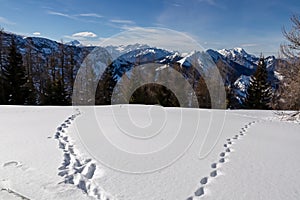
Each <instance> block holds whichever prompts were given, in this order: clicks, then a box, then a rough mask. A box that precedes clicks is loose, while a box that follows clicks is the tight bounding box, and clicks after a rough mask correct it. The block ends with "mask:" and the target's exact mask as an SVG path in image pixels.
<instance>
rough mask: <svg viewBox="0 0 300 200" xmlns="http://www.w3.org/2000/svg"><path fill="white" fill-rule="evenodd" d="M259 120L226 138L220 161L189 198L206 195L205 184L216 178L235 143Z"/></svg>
mask: <svg viewBox="0 0 300 200" xmlns="http://www.w3.org/2000/svg"><path fill="white" fill-rule="evenodd" d="M257 122H258V121H252V122H250V123H248V124H246V125H245V126H244V127H243V128H241V130H240V131H239V133H238V134H236V135H234V136H233V137H232V138H228V139H226V143H225V144H223V147H224V151H222V152H220V154H219V158H218V161H217V162H214V163H212V164H211V168H212V171H211V172H210V174H209V175H208V176H206V177H203V178H201V179H200V181H199V186H198V187H197V188H196V190H195V192H194V194H193V195H191V196H190V197H188V198H187V200H195V199H199V198H202V197H203V196H205V186H206V185H207V184H209V182H210V180H213V179H214V178H216V177H218V176H219V173H218V172H219V169H220V168H221V166H222V165H223V164H225V163H226V162H227V161H228V157H229V156H230V153H231V152H233V151H234V148H233V145H234V144H235V143H236V142H237V141H238V140H239V139H241V138H242V137H244V136H246V135H247V132H248V129H249V128H250V127H251V126H252V125H254V124H255V123H257Z"/></svg>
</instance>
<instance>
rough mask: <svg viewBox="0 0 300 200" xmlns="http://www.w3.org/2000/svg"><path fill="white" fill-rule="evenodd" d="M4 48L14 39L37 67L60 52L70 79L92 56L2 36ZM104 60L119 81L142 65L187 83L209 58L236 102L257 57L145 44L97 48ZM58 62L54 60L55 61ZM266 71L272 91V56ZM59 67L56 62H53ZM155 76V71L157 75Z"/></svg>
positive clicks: (77, 46) (74, 44) (74, 45)
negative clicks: (70, 67) (171, 71)
mask: <svg viewBox="0 0 300 200" xmlns="http://www.w3.org/2000/svg"><path fill="white" fill-rule="evenodd" d="M3 36H4V44H5V46H7V47H8V46H9V44H10V40H11V38H12V36H13V37H14V38H15V40H16V43H17V46H18V48H19V50H20V52H21V53H22V54H23V55H24V57H25V54H26V52H27V53H28V51H29V50H30V51H31V54H32V55H35V56H36V57H37V58H35V59H36V60H38V61H39V62H40V63H39V66H40V67H45V66H47V65H48V64H49V60H50V58H51V57H55V58H57V57H58V56H59V55H60V54H61V52H62V51H63V53H64V54H65V55H66V56H65V59H66V60H65V63H68V62H71V61H70V60H67V59H70V58H69V57H70V56H69V55H70V54H72V55H73V56H72V59H73V61H72V62H73V64H74V75H76V72H77V70H78V69H79V67H80V65H81V63H82V62H83V60H84V58H85V57H86V56H87V55H88V54H89V53H90V52H92V50H93V49H94V48H95V47H92V46H83V45H82V44H81V43H80V42H79V41H76V40H75V41H70V42H67V43H65V44H62V43H59V42H56V41H52V40H49V39H46V38H40V37H22V36H19V35H13V34H9V33H4V35H3ZM97 48H98V49H100V50H101V51H98V52H102V53H103V54H104V55H105V56H108V55H109V57H110V58H111V64H110V67H112V68H113V70H112V71H113V73H114V74H113V76H114V77H115V78H117V79H118V78H120V77H121V76H122V75H123V74H124V73H125V72H127V71H129V70H130V69H131V68H132V67H134V66H136V65H139V64H145V63H151V62H154V63H160V64H164V65H168V66H170V67H173V68H180V69H181V71H180V72H181V73H182V74H183V75H184V77H185V78H187V79H190V80H192V79H195V78H199V76H200V75H199V73H198V74H196V76H195V75H193V77H192V76H191V74H192V73H190V70H191V69H193V66H194V64H195V62H198V63H199V64H200V66H201V65H202V67H205V64H203V60H202V59H205V57H209V58H210V59H212V60H213V62H214V63H215V64H216V65H217V67H218V69H219V71H220V73H221V75H222V77H223V79H224V82H225V85H226V86H230V87H231V88H233V89H234V90H235V94H236V96H237V98H238V99H241V98H243V97H244V96H245V90H246V88H247V84H248V82H249V77H250V76H251V75H252V74H253V73H254V72H255V70H256V67H257V63H258V60H259V57H257V56H254V55H251V54H248V53H247V52H246V51H245V50H244V49H242V48H233V49H222V50H212V49H208V50H207V51H206V52H199V51H193V52H187V53H184V54H181V53H179V52H176V51H174V52H171V51H167V50H164V49H159V48H155V47H150V46H148V45H146V44H133V45H127V46H124V45H120V46H106V47H97ZM57 59H58V58H57ZM265 60H266V63H267V68H268V71H269V79H270V81H271V82H272V85H273V87H276V84H277V82H278V73H276V64H277V61H278V60H277V59H276V58H275V57H274V56H269V57H266V58H265ZM56 62H57V63H60V62H59V61H56ZM39 71H44V69H33V72H36V73H38V72H39ZM157 72H159V70H158V71H157Z"/></svg>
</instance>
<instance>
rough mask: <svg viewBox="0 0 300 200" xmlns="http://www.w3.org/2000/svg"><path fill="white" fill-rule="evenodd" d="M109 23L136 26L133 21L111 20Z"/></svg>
mask: <svg viewBox="0 0 300 200" xmlns="http://www.w3.org/2000/svg"><path fill="white" fill-rule="evenodd" d="M109 21H110V22H112V23H117V24H134V21H131V20H122V19H111V20H109Z"/></svg>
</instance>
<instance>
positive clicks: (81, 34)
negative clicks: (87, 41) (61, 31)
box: [72, 31, 97, 38]
mask: <svg viewBox="0 0 300 200" xmlns="http://www.w3.org/2000/svg"><path fill="white" fill-rule="evenodd" d="M72 37H74V38H76V37H78V38H95V37H97V35H96V34H95V33H93V32H87V31H85V32H78V33H74V34H73V35H72Z"/></svg>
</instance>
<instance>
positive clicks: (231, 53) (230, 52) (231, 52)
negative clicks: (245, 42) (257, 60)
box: [218, 47, 251, 58]
mask: <svg viewBox="0 0 300 200" xmlns="http://www.w3.org/2000/svg"><path fill="white" fill-rule="evenodd" d="M218 52H219V53H220V54H221V55H223V56H225V57H233V58H235V57H238V56H241V57H249V56H251V55H250V54H248V53H247V52H246V51H245V50H244V49H243V48H240V47H235V48H233V49H221V50H219V51H218Z"/></svg>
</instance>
